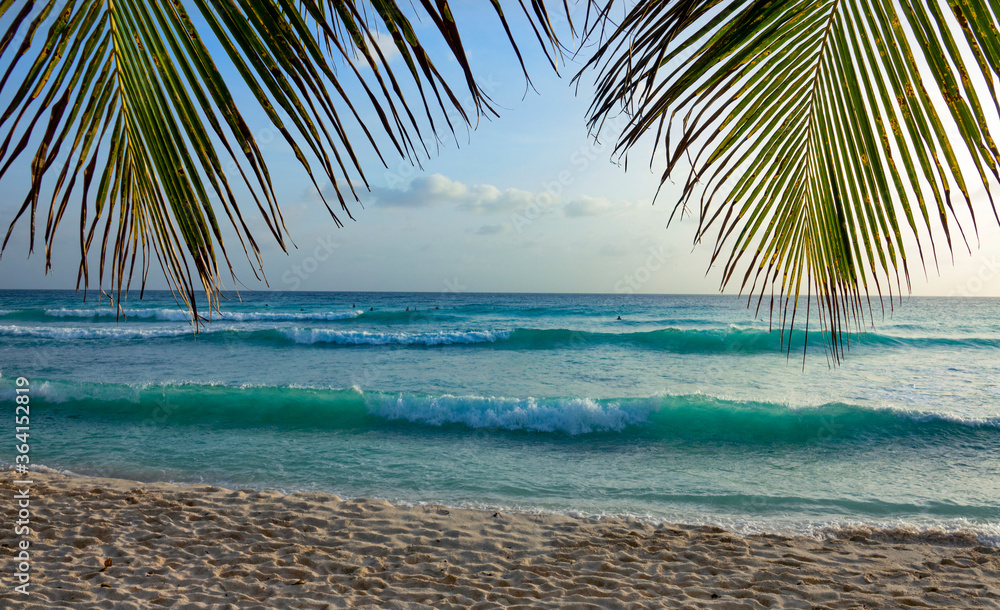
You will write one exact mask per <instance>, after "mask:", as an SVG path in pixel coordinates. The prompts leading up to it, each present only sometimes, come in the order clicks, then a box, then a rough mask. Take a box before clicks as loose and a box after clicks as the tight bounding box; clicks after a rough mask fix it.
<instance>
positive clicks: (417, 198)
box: [371, 174, 632, 235]
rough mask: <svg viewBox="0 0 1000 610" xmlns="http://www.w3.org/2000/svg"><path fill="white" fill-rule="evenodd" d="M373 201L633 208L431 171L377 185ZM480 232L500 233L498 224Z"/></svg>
mask: <svg viewBox="0 0 1000 610" xmlns="http://www.w3.org/2000/svg"><path fill="white" fill-rule="evenodd" d="M371 199H372V200H373V202H374V205H376V206H381V207H388V208H425V207H430V206H434V205H439V204H449V203H450V204H455V209H456V210H461V211H463V212H470V213H473V214H480V215H495V214H519V213H525V212H527V211H528V210H529V209H533V208H538V207H541V208H544V212H545V213H550V212H556V213H559V214H561V215H562V216H564V217H566V218H584V217H590V216H600V215H603V214H609V213H613V212H618V211H623V210H625V209H628V208H631V207H632V204H630V203H612V202H611V201H609V200H608V199H605V198H604V197H591V196H589V195H581V196H578V197H575V198H573V199H571V200H569V201H566V202H563V201H562V200H561V198H560V197H559V196H558V195H553V194H552V193H549V192H547V191H539V192H532V191H525V190H521V189H517V188H506V189H500V188H499V187H497V186H494V185H492V184H476V185H472V186H469V185H466V184H463V183H462V182H458V181H457V180H452V179H451V178H448V177H447V176H445V175H442V174H430V175H427V176H420V177H418V178H415V179H413V180H412V181H410V183H409V184H407V185H406V186H405V187H404V188H400V189H396V188H382V187H376V188H373V189H372V190H371ZM486 226H487V227H494V228H491V229H488V230H486V231H484V230H483V229H486V227H483V229H481V230H480V231H477V233H479V234H481V235H487V234H496V233H499V232H500V230H498V229H497V228H495V227H498V226H499V225H486Z"/></svg>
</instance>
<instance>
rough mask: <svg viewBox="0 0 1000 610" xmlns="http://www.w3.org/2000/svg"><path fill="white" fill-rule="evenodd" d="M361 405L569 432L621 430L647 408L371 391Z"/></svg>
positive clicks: (437, 421) (445, 419)
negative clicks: (375, 392) (392, 394)
mask: <svg viewBox="0 0 1000 610" xmlns="http://www.w3.org/2000/svg"><path fill="white" fill-rule="evenodd" d="M365 404H366V406H367V408H368V411H369V412H370V413H371V414H372V415H375V416H377V417H383V418H386V419H405V420H408V421H412V422H420V423H423V424H429V425H434V426H440V425H443V424H451V423H456V424H464V425H466V426H468V427H470V428H500V429H505V430H530V431H535V432H564V433H567V434H587V433H590V432H602V431H612V430H614V431H620V430H623V429H625V428H627V427H628V426H634V425H638V424H642V423H643V422H645V421H646V417H647V416H648V414H649V412H650V407H649V406H647V405H645V404H643V402H642V401H629V402H627V403H618V402H609V403H601V402H598V401H595V400H592V399H590V398H565V399H546V400H544V401H540V400H537V399H535V398H507V397H502V396H489V397H486V396H452V395H444V396H414V395H405V394H400V395H398V396H391V395H384V394H382V395H379V394H375V395H366V396H365Z"/></svg>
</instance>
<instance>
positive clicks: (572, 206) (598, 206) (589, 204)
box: [563, 195, 623, 218]
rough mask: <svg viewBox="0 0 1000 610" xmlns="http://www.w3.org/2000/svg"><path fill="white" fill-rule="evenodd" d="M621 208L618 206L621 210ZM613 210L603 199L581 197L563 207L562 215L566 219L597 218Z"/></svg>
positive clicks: (608, 202)
mask: <svg viewBox="0 0 1000 610" xmlns="http://www.w3.org/2000/svg"><path fill="white" fill-rule="evenodd" d="M622 207H623V206H618V209H621V208H622ZM613 210H615V206H614V205H613V204H612V203H611V202H610V201H608V200H607V199H605V198H603V197H591V196H589V195H582V196H580V197H578V198H577V199H574V200H573V201H570V202H569V203H567V204H566V205H565V206H563V215H565V216H566V217H567V218H582V217H584V216H599V215H601V214H605V213H607V212H611V211H613Z"/></svg>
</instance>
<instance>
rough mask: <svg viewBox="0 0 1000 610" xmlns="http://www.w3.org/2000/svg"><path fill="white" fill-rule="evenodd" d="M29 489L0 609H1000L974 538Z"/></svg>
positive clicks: (295, 498)
mask: <svg viewBox="0 0 1000 610" xmlns="http://www.w3.org/2000/svg"><path fill="white" fill-rule="evenodd" d="M31 475H32V479H33V480H34V483H35V484H34V486H33V488H32V498H33V500H32V501H33V504H32V510H33V516H32V517H33V523H32V525H33V535H32V537H31V541H32V547H31V551H32V552H31V558H32V568H31V571H32V573H33V578H32V581H31V585H30V588H29V590H30V591H31V595H30V596H28V597H25V596H23V595H20V594H17V593H15V592H13V591H12V586H13V584H12V583H13V579H12V578H11V574H12V572H13V567H12V566H13V562H14V559H13V556H14V554H15V551H14V549H13V546H14V545H15V544H17V540H18V539H17V538H16V537H15V536H14V533H13V526H12V525H11V524H10V522H9V520H8V523H7V524H6V525H5V527H4V528H3V534H2V536H0V539H2V544H3V547H2V549H0V556H2V558H3V559H2V561H0V565H2V566H3V574H4V577H3V582H4V587H3V589H2V591H0V607H4V608H8V607H21V608H101V609H109V610H110V609H115V608H129V609H139V608H160V607H166V608H231V609H240V610H248V609H254V608H260V609H271V608H331V607H332V608H340V607H355V606H374V607H384V608H421V607H434V608H511V607H521V608H553V607H560V608H562V607H567V608H912V607H935V608H962V607H968V608H1000V550H998V549H995V548H990V547H982V546H976V543H975V542H974V541H972V540H969V541H967V542H968V544H961V542H962V541H961V540H958V541H956V540H954V539H952V540H950V541H949V544H934V543H929V542H927V541H917V540H907V539H906V537H905V536H901V537H900V538H899V539H898V540H885V539H884V536H880V537H881V538H883V539H875V538H876V537H874V536H871V535H867V536H866V535H864V534H863V533H859V534H858V535H855V536H853V537H852V538H849V539H829V540H818V539H814V538H785V537H780V536H738V535H735V534H731V533H729V532H726V531H724V530H720V529H716V528H703V527H695V526H666V525H664V526H660V527H655V526H651V525H647V524H643V523H641V522H636V521H631V520H617V519H601V520H593V519H576V518H571V517H565V516H557V515H534V514H514V513H507V512H504V513H493V512H484V511H473V510H460V509H454V508H443V507H440V506H422V507H396V506H393V505H391V504H389V503H387V502H384V501H378V500H351V501H341V500H340V499H339V498H337V497H336V496H332V495H325V494H314V493H295V494H290V495H281V494H280V493H277V492H270V491H262V492H257V491H251V490H242V491H230V490H226V489H220V488H217V487H206V486H186V487H178V486H171V485H166V484H149V483H137V482H133V481H122V480H114V479H95V478H85V477H66V476H62V475H55V474H41V473H31ZM11 481H12V476H11V474H9V473H5V474H4V475H3V478H2V482H0V488H2V495H3V497H4V498H5V500H4V502H6V503H7V504H8V506H5V507H4V511H5V515H8V516H9V515H11V514H12V510H8V508H10V505H13V504H14V501H13V500H12V499H11V498H12V497H13V494H14V491H13V486H12V485H11ZM108 559H110V560H111V562H110V566H109V567H105V563H106V562H107V560H108ZM12 602H13V603H12Z"/></svg>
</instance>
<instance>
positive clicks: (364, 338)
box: [280, 328, 513, 345]
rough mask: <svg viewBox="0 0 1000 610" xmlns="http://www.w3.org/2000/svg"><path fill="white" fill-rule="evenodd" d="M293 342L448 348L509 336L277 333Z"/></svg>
mask: <svg viewBox="0 0 1000 610" xmlns="http://www.w3.org/2000/svg"><path fill="white" fill-rule="evenodd" d="M280 332H281V333H282V334H283V335H284V336H286V337H288V338H289V339H291V340H292V341H295V342H296V343H306V344H311V343H337V344H341V345H452V344H461V343H492V342H494V341H501V340H503V339H506V338H507V337H509V336H510V334H511V332H513V331H510V330H470V331H440V332H427V333H413V332H369V331H348V330H332V329H326V328H290V329H285V330H281V331H280Z"/></svg>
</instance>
